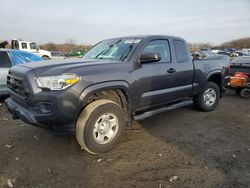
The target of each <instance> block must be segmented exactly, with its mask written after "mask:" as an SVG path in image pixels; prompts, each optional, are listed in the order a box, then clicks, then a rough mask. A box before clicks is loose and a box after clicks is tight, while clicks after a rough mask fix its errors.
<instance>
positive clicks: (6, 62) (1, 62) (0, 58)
mask: <svg viewBox="0 0 250 188" xmlns="http://www.w3.org/2000/svg"><path fill="white" fill-rule="evenodd" d="M42 60H43V59H42V58H41V57H39V56H37V55H35V54H32V53H29V52H25V51H20V50H11V49H0V96H2V95H7V94H8V88H7V75H8V72H9V68H10V67H12V66H15V65H17V64H21V63H27V62H33V61H42Z"/></svg>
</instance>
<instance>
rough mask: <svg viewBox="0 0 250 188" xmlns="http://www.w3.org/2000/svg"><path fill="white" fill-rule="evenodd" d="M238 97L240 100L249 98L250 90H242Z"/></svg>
mask: <svg viewBox="0 0 250 188" xmlns="http://www.w3.org/2000/svg"><path fill="white" fill-rule="evenodd" d="M240 96H241V97H242V98H249V97H250V88H244V89H242V90H241V91H240Z"/></svg>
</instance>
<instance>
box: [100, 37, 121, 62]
mask: <svg viewBox="0 0 250 188" xmlns="http://www.w3.org/2000/svg"><path fill="white" fill-rule="evenodd" d="M121 41H122V39H119V40H118V41H117V42H116V43H114V44H111V45H110V46H109V47H108V49H105V50H103V51H101V52H100V53H99V54H97V55H96V56H95V59H98V58H99V56H101V55H102V54H104V53H105V52H107V51H108V50H110V49H111V48H112V47H113V46H114V45H116V44H118V43H119V42H121ZM99 59H102V58H99Z"/></svg>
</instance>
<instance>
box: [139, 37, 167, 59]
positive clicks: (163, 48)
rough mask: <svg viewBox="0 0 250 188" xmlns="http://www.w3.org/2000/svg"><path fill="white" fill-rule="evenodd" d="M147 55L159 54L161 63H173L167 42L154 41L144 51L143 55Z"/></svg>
mask: <svg viewBox="0 0 250 188" xmlns="http://www.w3.org/2000/svg"><path fill="white" fill-rule="evenodd" d="M145 53H159V54H160V56H161V60H160V61H159V62H160V63H170V61H171V55H170V48H169V43H168V41H167V40H153V41H151V42H149V43H148V44H147V45H146V47H145V48H144V49H143V51H142V54H145Z"/></svg>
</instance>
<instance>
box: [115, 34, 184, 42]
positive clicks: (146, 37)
mask: <svg viewBox="0 0 250 188" xmlns="http://www.w3.org/2000/svg"><path fill="white" fill-rule="evenodd" d="M131 38H141V39H154V38H168V39H179V40H184V39H183V38H181V37H177V36H170V35H131V36H124V37H115V38H112V39H131ZM184 41H185V40H184Z"/></svg>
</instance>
